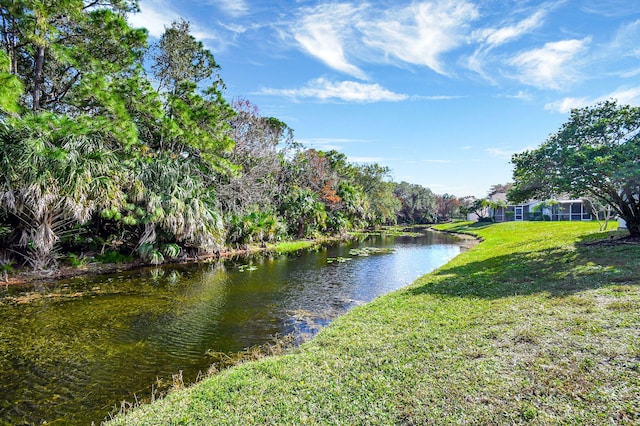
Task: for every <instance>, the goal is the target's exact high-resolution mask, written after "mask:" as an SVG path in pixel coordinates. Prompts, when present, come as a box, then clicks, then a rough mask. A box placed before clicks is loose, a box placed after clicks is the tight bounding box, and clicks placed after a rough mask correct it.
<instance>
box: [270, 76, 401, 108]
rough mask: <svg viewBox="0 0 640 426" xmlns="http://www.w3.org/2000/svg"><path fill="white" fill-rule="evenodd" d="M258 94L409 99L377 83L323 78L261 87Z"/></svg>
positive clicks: (351, 99)
mask: <svg viewBox="0 0 640 426" xmlns="http://www.w3.org/2000/svg"><path fill="white" fill-rule="evenodd" d="M260 94H263V95H277V96H287V97H292V98H317V99H321V100H331V99H336V100H340V101H345V102H360V103H371V102H398V101H404V100H407V99H409V96H408V95H405V94H401V93H394V92H392V91H390V90H387V89H385V88H384V87H382V86H380V85H379V84H364V83H359V82H356V81H341V82H332V81H329V80H327V79H324V78H317V79H315V80H312V81H310V82H309V83H307V84H306V85H305V86H304V87H302V88H299V89H262V90H261V91H260Z"/></svg>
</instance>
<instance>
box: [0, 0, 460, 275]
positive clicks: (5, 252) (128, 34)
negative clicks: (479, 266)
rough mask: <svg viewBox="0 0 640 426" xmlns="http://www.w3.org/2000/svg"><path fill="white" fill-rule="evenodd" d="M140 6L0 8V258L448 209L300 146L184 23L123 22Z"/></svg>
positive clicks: (234, 241)
mask: <svg viewBox="0 0 640 426" xmlns="http://www.w3.org/2000/svg"><path fill="white" fill-rule="evenodd" d="M135 10H137V4H136V2H135V1H127V0H100V1H87V0H85V1H81V0H68V1H63V2H33V1H20V0H16V1H12V2H2V4H1V5H0V14H1V16H0V18H1V20H0V25H1V27H0V32H1V37H0V46H1V47H2V49H1V51H0V162H1V167H0V170H1V173H2V178H1V179H0V266H2V265H4V266H2V267H4V268H7V265H10V264H11V263H16V264H27V265H29V266H31V267H32V268H34V269H48V268H54V267H56V266H57V265H58V263H59V261H60V260H61V259H67V260H73V259H77V258H78V256H79V255H80V254H81V253H84V254H88V253H91V254H93V255H98V256H103V257H105V258H106V259H109V258H110V257H109V256H111V258H117V256H118V255H126V256H136V257H139V258H142V259H143V260H145V261H147V262H150V263H161V262H162V261H164V260H165V259H169V258H175V257H177V256H179V255H181V254H190V255H191V254H203V253H216V252H219V251H220V250H223V249H224V248H225V247H236V246H246V245H249V244H260V243H266V242H272V241H276V240H283V239H290V238H307V237H313V236H315V235H318V234H327V233H330V234H341V233H345V232H347V231H350V230H355V229H363V228H369V227H376V226H379V225H382V224H392V223H397V222H402V223H430V222H435V221H442V220H448V219H449V218H451V217H452V216H453V215H456V214H457V213H458V212H459V208H460V200H459V199H457V198H456V197H454V196H450V195H446V194H445V195H442V196H440V195H435V194H433V193H432V192H431V191H430V190H429V189H428V188H424V187H422V186H420V185H412V184H409V183H406V182H402V183H394V182H392V181H391V177H390V170H389V169H388V168H386V167H382V166H380V165H378V164H366V165H358V164H351V163H349V162H348V161H347V159H346V157H345V155H343V154H340V153H338V152H336V151H329V152H323V151H317V150H313V149H305V148H304V147H303V146H301V145H299V144H298V143H296V142H295V139H294V136H293V131H292V129H291V128H289V127H288V126H287V125H286V124H285V123H283V122H282V121H280V120H278V119H277V118H274V117H264V116H262V115H260V113H259V111H258V108H257V107H256V106H255V105H253V104H252V103H251V102H249V101H248V100H244V99H236V100H233V101H229V100H227V99H225V98H224V96H223V92H224V83H223V81H222V79H221V77H220V74H219V66H218V64H216V62H215V59H214V57H213V55H212V54H211V52H209V51H208V50H207V49H205V48H204V47H203V45H202V43H201V42H199V41H198V40H196V39H195V38H194V37H193V36H192V35H191V33H190V27H189V23H188V22H186V21H183V20H179V21H176V22H174V23H173V24H172V25H171V26H170V27H169V28H167V29H166V30H165V32H164V34H163V35H162V37H161V38H160V40H159V41H158V42H157V43H155V44H152V45H150V46H149V45H148V44H147V31H146V30H145V29H136V28H131V27H130V26H129V25H128V23H127V21H126V15H127V14H128V13H131V12H133V11H135Z"/></svg>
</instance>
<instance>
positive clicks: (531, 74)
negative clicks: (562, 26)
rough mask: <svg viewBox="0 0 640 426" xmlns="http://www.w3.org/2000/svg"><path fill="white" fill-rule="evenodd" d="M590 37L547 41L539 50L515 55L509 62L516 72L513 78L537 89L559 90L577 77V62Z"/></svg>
mask: <svg viewBox="0 0 640 426" xmlns="http://www.w3.org/2000/svg"><path fill="white" fill-rule="evenodd" d="M590 41H591V38H589V37H586V38H584V39H582V40H577V39H573V40H562V41H556V42H549V43H546V44H545V45H544V47H541V48H539V49H533V50H529V51H526V52H522V53H520V54H518V55H517V56H516V57H515V58H513V59H512V60H511V61H509V64H510V65H512V66H514V67H516V68H517V69H518V71H519V74H518V75H517V76H516V78H517V79H518V80H519V81H520V82H521V83H523V84H527V85H530V86H535V87H537V88H540V89H554V90H559V89H563V88H565V87H566V86H567V85H570V84H572V83H574V82H576V81H577V80H578V79H579V74H578V71H577V66H576V62H579V61H578V60H577V58H578V55H579V54H581V53H583V52H584V51H585V50H586V48H587V45H588V44H589V43H590Z"/></svg>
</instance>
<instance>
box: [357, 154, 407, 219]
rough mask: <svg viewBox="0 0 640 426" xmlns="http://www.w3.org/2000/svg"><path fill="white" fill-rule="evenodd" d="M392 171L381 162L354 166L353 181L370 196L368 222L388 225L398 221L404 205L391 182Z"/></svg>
mask: <svg viewBox="0 0 640 426" xmlns="http://www.w3.org/2000/svg"><path fill="white" fill-rule="evenodd" d="M390 173H391V171H390V169H389V168H388V167H383V166H380V165H379V164H363V165H360V166H356V167H354V171H353V174H354V177H353V181H354V182H355V183H356V184H357V185H358V186H359V187H360V188H362V191H363V192H364V193H365V194H367V196H368V198H369V206H370V210H369V212H368V214H367V222H368V223H369V224H371V225H376V226H378V225H384V224H386V225H388V224H395V223H396V222H397V214H398V212H399V211H400V209H401V207H402V205H401V203H400V200H398V198H397V197H396V196H395V195H394V194H393V189H394V184H393V183H392V182H389V181H388V179H389V175H390Z"/></svg>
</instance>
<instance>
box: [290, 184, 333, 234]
mask: <svg viewBox="0 0 640 426" xmlns="http://www.w3.org/2000/svg"><path fill="white" fill-rule="evenodd" d="M280 214H281V215H282V217H284V219H285V221H286V222H287V225H288V226H289V232H290V233H291V234H292V235H294V236H296V237H297V238H304V237H311V236H313V235H314V234H315V233H319V232H321V231H323V230H324V229H325V226H326V219H327V213H326V211H325V207H324V204H323V203H322V202H320V201H319V200H318V196H317V194H316V193H315V192H313V191H311V190H310V189H302V188H298V187H294V188H293V190H292V191H291V192H290V193H289V194H288V195H287V197H286V198H285V199H284V201H283V202H282V204H281V206H280Z"/></svg>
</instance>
